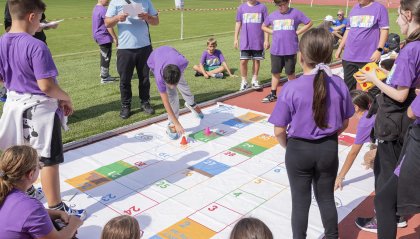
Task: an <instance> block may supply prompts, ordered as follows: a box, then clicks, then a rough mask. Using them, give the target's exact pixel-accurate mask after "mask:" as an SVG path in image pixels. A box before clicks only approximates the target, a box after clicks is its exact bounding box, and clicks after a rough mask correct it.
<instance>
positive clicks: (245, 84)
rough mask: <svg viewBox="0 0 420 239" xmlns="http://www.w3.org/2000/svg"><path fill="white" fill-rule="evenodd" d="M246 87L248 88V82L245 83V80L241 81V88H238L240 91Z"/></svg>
mask: <svg viewBox="0 0 420 239" xmlns="http://www.w3.org/2000/svg"><path fill="white" fill-rule="evenodd" d="M246 89H248V83H247V82H244V81H242V83H241V88H239V90H240V91H244V90H246Z"/></svg>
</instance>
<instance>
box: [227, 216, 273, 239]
mask: <svg viewBox="0 0 420 239" xmlns="http://www.w3.org/2000/svg"><path fill="white" fill-rule="evenodd" d="M230 239H273V233H272V232H271V231H270V229H269V228H268V227H267V225H265V223H264V222H262V221H261V220H260V219H258V218H252V217H248V218H242V219H241V220H239V221H238V222H237V223H236V225H235V227H233V229H232V232H231V233H230Z"/></svg>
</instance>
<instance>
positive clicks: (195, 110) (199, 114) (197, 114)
mask: <svg viewBox="0 0 420 239" xmlns="http://www.w3.org/2000/svg"><path fill="white" fill-rule="evenodd" d="M185 107H187V108H188V109H189V110H190V111H191V113H193V114H194V115H195V117H197V118H199V119H202V118H204V114H203V112H201V109H200V108H199V107H198V105H197V104H195V106H194V107H193V106H191V105H189V104H188V103H187V102H185Z"/></svg>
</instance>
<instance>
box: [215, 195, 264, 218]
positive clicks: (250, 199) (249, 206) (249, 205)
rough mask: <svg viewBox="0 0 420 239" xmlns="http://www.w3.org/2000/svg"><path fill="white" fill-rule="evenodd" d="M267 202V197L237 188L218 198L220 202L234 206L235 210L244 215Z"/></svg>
mask: <svg viewBox="0 0 420 239" xmlns="http://www.w3.org/2000/svg"><path fill="white" fill-rule="evenodd" d="M265 202H266V200H265V199H263V198H260V197H258V196H255V195H253V194H250V193H247V192H245V191H242V190H239V189H236V190H234V191H232V192H230V193H229V194H227V195H225V196H224V197H223V198H221V199H219V200H217V203H218V204H220V205H222V206H224V207H226V208H234V209H235V211H237V212H238V213H240V214H243V215H245V214H247V213H249V212H251V211H252V210H254V209H255V208H257V207H258V206H260V205H262V204H263V203H265Z"/></svg>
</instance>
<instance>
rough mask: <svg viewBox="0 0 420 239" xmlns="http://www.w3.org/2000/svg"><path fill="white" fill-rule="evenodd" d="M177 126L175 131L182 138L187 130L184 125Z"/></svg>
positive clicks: (177, 124) (178, 124)
mask: <svg viewBox="0 0 420 239" xmlns="http://www.w3.org/2000/svg"><path fill="white" fill-rule="evenodd" d="M174 125H175V130H176V132H177V133H178V134H179V135H180V136H181V135H183V134H185V129H184V128H183V127H182V125H181V124H180V123H176V124H174Z"/></svg>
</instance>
